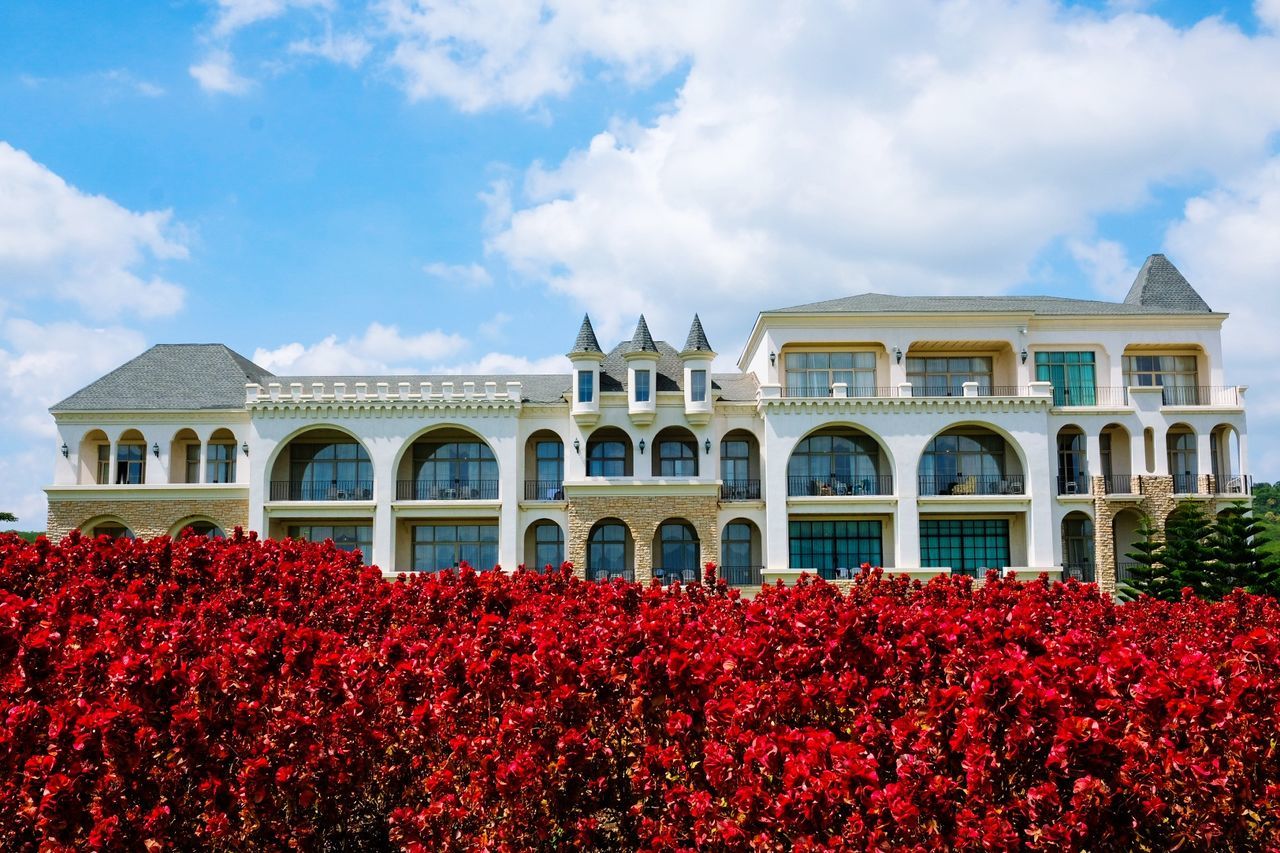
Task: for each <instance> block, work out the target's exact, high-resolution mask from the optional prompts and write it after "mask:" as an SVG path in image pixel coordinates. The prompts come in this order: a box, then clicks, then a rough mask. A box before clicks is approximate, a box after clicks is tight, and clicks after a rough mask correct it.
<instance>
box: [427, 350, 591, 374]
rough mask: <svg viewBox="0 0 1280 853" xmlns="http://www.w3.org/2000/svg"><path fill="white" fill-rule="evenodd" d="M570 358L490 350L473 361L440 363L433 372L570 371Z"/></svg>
mask: <svg viewBox="0 0 1280 853" xmlns="http://www.w3.org/2000/svg"><path fill="white" fill-rule="evenodd" d="M569 370H570V365H569V360H568V359H567V358H565V357H564V356H562V355H549V356H544V357H542V358H526V357H525V356H522V355H511V354H510V353H505V352H488V353H485V354H484V355H482V356H480V357H479V358H477V359H474V360H472V361H465V362H461V363H452V364H440V365H436V366H435V367H433V368H432V369H431V371H430V372H432V373H568V372H569Z"/></svg>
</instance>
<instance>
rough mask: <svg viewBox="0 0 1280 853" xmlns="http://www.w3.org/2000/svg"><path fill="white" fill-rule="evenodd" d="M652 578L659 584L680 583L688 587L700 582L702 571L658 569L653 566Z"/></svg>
mask: <svg viewBox="0 0 1280 853" xmlns="http://www.w3.org/2000/svg"><path fill="white" fill-rule="evenodd" d="M653 576H654V577H655V578H657V579H658V582H659V583H682V584H684V585H686V586H688V585H689V584H691V583H701V582H702V571H701V570H699V569H660V568H658V567H657V566H654V569H653Z"/></svg>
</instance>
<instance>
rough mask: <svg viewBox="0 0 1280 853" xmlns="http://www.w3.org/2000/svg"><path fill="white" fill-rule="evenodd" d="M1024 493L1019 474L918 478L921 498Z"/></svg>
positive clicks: (1023, 482) (1023, 480)
mask: <svg viewBox="0 0 1280 853" xmlns="http://www.w3.org/2000/svg"><path fill="white" fill-rule="evenodd" d="M1026 492H1027V484H1026V478H1024V477H1023V476H1022V475H1021V474H983V475H976V474H974V475H966V474H954V475H951V476H946V477H938V476H921V477H920V494H921V495H922V496H925V495H958V496H962V495H1024V494H1026Z"/></svg>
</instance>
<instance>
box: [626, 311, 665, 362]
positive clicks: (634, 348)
mask: <svg viewBox="0 0 1280 853" xmlns="http://www.w3.org/2000/svg"><path fill="white" fill-rule="evenodd" d="M657 351H658V345H657V344H655V343H654V342H653V335H651V334H649V324H648V323H646V322H645V321H644V315H643V314H641V315H640V322H639V323H636V333H635V334H634V335H632V336H631V352H652V353H656V352H657Z"/></svg>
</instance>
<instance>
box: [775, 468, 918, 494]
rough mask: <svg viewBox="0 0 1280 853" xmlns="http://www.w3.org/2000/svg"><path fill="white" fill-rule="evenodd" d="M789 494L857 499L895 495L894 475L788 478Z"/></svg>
mask: <svg viewBox="0 0 1280 853" xmlns="http://www.w3.org/2000/svg"><path fill="white" fill-rule="evenodd" d="M787 494H788V495H790V496H791V497H808V496H813V497H856V496H859V495H891V494H893V475H892V474H874V475H868V476H865V477H859V476H856V475H844V474H841V475H833V476H825V477H822V476H818V477H815V476H805V477H788V478H787Z"/></svg>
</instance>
